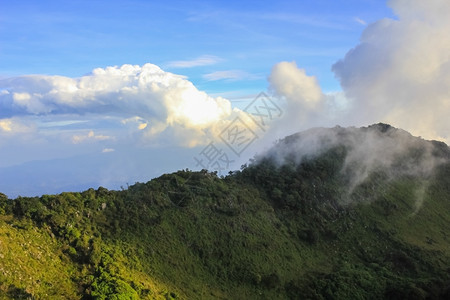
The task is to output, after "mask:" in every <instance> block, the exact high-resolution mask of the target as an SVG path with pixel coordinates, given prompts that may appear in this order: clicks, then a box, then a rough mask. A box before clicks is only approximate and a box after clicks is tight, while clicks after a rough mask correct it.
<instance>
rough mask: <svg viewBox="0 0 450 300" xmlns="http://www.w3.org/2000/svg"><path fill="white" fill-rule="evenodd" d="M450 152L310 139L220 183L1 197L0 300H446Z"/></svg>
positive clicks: (340, 138) (195, 176)
mask: <svg viewBox="0 0 450 300" xmlns="http://www.w3.org/2000/svg"><path fill="white" fill-rule="evenodd" d="M449 228H450V148H449V147H448V146H447V145H445V144H444V143H442V142H437V141H426V140H423V139H421V138H417V137H413V136H412V135H410V134H409V133H407V132H405V131H403V130H401V129H396V128H393V127H391V126H389V125H387V124H375V125H372V126H369V127H364V128H341V127H335V128H315V129H311V130H308V131H305V132H301V133H298V134H294V135H291V136H288V137H286V138H284V139H282V140H280V141H278V142H277V143H276V144H275V145H274V146H273V147H272V148H271V149H269V150H268V151H267V152H266V153H263V154H260V155H258V156H257V157H255V158H254V159H253V160H252V161H251V162H250V163H249V164H248V165H245V166H242V168H241V170H239V171H235V172H230V174H229V175H228V176H226V177H222V178H220V177H218V176H217V175H216V173H210V172H208V171H206V170H203V171H200V172H193V171H189V170H181V171H178V172H176V173H172V174H164V175H162V176H160V177H159V178H156V179H154V180H152V181H149V182H147V183H136V184H135V185H132V186H129V187H128V188H127V189H124V190H121V191H110V190H107V189H105V188H101V187H100V188H98V189H97V190H94V189H89V190H86V191H84V192H82V193H70V192H66V193H62V194H59V195H43V196H41V197H34V198H25V197H19V198H16V199H7V197H6V196H5V195H3V194H0V299H63V298H64V299H450V231H449Z"/></svg>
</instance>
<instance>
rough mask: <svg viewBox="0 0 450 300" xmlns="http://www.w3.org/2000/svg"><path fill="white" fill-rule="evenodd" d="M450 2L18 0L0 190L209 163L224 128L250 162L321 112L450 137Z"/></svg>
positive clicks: (320, 117) (4, 62) (5, 33)
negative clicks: (262, 116) (264, 115)
mask: <svg viewBox="0 0 450 300" xmlns="http://www.w3.org/2000/svg"><path fill="white" fill-rule="evenodd" d="M449 14H450V3H449V2H448V1H447V0H430V1H427V2H426V4H424V2H423V1H421V0H390V1H388V2H387V3H386V2H385V1H379V0H338V1H331V0H314V1H312V0H308V1H244V2H243V1H103V0H94V1H3V2H2V4H1V9H0V192H4V193H6V194H8V195H9V196H11V197H14V196H17V195H38V194H44V193H55V192H61V191H64V190H82V189H85V188H89V187H91V186H92V187H97V186H99V185H102V186H105V187H107V188H118V187H119V186H121V185H123V186H124V185H126V184H127V183H130V184H132V183H134V182H135V181H146V180H149V179H151V178H152V177H155V176H158V175H160V174H162V173H163V172H170V171H175V170H177V169H184V168H190V169H199V168H200V167H199V165H198V164H196V163H195V162H196V160H195V158H196V157H198V156H199V155H204V154H205V151H204V150H205V149H211V148H207V147H210V146H211V145H212V144H211V143H214V146H216V147H217V148H218V149H219V148H220V150H221V152H220V153H221V155H229V156H230V165H227V168H226V169H227V170H228V169H238V168H239V167H240V165H241V164H242V163H245V162H246V161H248V159H249V158H251V157H252V156H254V155H255V153H261V152H264V151H265V149H267V147H269V146H270V145H272V143H273V141H274V140H276V139H278V138H282V137H284V136H286V135H288V134H292V133H294V132H297V131H300V130H305V129H308V128H311V127H314V126H325V127H331V126H335V125H341V126H365V125H369V124H372V123H376V122H387V123H391V124H392V125H394V126H397V127H401V128H404V129H406V130H408V131H410V132H412V133H413V134H415V135H420V136H423V137H424V138H427V139H439V140H443V141H446V142H448V141H449V140H450V124H449V122H448V121H447V120H448V113H450V99H449V98H450V96H448V95H450V90H449V89H450V87H449V86H450V85H449V84H448V82H449V81H448V80H450V67H448V66H450V58H449V56H448V53H450V49H449V48H450V46H449V45H450V41H449V39H450V36H449V35H448V32H450V21H448V15H449ZM260 92H264V93H266V95H268V97H269V100H270V99H271V100H270V101H273V102H270V101H269V100H267V99H266V98H264V97H265V96H264V97H263V98H257V99H258V101H259V102H251V101H253V100H254V99H255V97H257V95H259V93H260ZM264 99H265V100H264ZM261 101H266V102H264V103H266V104H267V103H272V104H274V105H276V107H277V109H279V111H280V112H282V113H280V114H279V115H277V118H274V119H271V120H270V121H271V123H270V127H267V128H263V127H261V126H258V123H257V121H255V120H254V119H251V118H250V117H249V116H250V115H249V113H248V111H245V108H246V106H247V105H249V104H251V103H260V105H261V103H263V102H261ZM277 111H278V110H277ZM236 120H238V121H239V122H242V125H243V126H244V125H245V126H246V128H247V129H248V131H247V132H248V133H249V134H251V136H250V135H249V136H247V137H248V138H249V140H254V142H252V144H251V145H250V144H249V145H248V147H245V152H243V153H241V152H240V151H239V155H236V151H234V152H233V151H232V150H233V149H228V148H230V147H228V148H227V145H228V144H227V141H224V139H223V137H224V136H225V134H224V132H225V130H229V129H230V128H232V126H234V125H236V124H238V123H239V122H237V121H236ZM233 124H234V125H233ZM259 125H260V124H259ZM233 153H234V154H233ZM218 157H223V156H218ZM231 161H232V163H231Z"/></svg>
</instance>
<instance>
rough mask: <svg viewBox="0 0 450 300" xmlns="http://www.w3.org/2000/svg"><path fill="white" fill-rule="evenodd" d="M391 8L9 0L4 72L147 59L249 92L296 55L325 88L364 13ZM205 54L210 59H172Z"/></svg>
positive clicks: (0, 30)
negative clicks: (191, 63) (224, 75)
mask: <svg viewBox="0 0 450 300" xmlns="http://www.w3.org/2000/svg"><path fill="white" fill-rule="evenodd" d="M389 16H392V12H391V10H390V9H389V8H388V7H386V5H385V4H384V3H383V1H373V0H363V1H361V0H358V1H356V0H345V1H323V0H322V1H317V0H315V1H244V2H242V1H5V2H4V3H3V4H2V9H1V12H0V18H1V19H0V41H1V44H0V45H1V48H0V51H1V52H0V75H2V76H6V77H10V76H16V75H24V74H49V75H63V76H70V77H77V76H82V75H84V74H86V73H89V72H90V71H91V70H92V69H94V68H98V67H107V66H114V65H122V64H138V65H143V64H145V63H153V64H156V65H158V66H160V67H162V68H163V69H164V70H168V71H172V72H175V73H177V74H182V75H186V76H188V77H189V79H190V80H191V81H192V82H193V83H194V84H196V86H198V87H199V88H200V89H202V90H205V91H207V92H210V93H223V92H225V93H226V92H231V91H234V90H237V91H240V90H243V91H250V92H253V93H254V92H257V91H260V90H265V88H266V86H267V83H266V78H267V76H268V73H269V72H270V69H271V67H272V66H273V65H274V64H276V63H277V62H280V61H296V62H297V64H298V65H301V66H302V67H304V68H305V69H307V70H308V73H309V74H311V75H315V76H317V77H318V79H319V81H320V83H321V84H322V86H323V88H324V89H325V90H329V91H331V90H338V89H340V88H339V83H338V82H337V81H336V80H335V79H334V75H333V73H332V72H330V66H331V65H332V64H333V63H334V62H335V61H336V60H338V59H339V58H341V57H342V56H343V55H345V53H346V52H347V51H348V49H349V48H351V47H353V46H354V45H355V44H356V43H357V42H358V38H359V36H360V34H361V32H362V30H363V29H364V27H365V25H364V23H370V22H373V21H375V20H378V19H380V18H383V17H389ZM205 56H208V57H213V58H216V61H211V64H210V65H204V66H197V67H191V68H187V67H174V66H173V65H172V64H171V62H173V61H187V60H196V59H198V58H201V57H205ZM218 71H235V72H234V73H233V74H235V78H234V79H233V78H231V79H228V80H226V79H225V80H214V81H212V80H208V79H206V78H205V77H204V76H205V75H206V74H210V73H213V72H218ZM238 71H239V72H238ZM229 74H231V73H229ZM239 94H240V93H237V95H239Z"/></svg>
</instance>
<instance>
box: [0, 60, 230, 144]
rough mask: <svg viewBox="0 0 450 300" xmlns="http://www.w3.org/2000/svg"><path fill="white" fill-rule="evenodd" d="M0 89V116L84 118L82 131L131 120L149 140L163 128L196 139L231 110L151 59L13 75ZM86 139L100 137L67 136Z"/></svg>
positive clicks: (186, 140)
mask: <svg viewBox="0 0 450 300" xmlns="http://www.w3.org/2000/svg"><path fill="white" fill-rule="evenodd" d="M0 88H1V89H2V93H1V94H0V109H1V110H0V117H3V118H4V119H5V120H9V119H10V118H11V117H16V118H20V117H25V116H28V117H29V118H33V117H34V118H36V119H42V118H44V117H45V118H53V119H56V118H59V117H58V116H68V117H67V118H70V119H71V120H74V121H73V122H77V121H84V122H86V123H85V124H84V127H82V128H84V129H85V130H91V129H92V130H94V129H95V128H89V127H88V126H89V125H91V123H96V124H97V125H98V123H99V122H100V121H101V120H103V121H102V122H103V123H108V124H106V125H105V126H106V127H108V128H111V127H114V126H115V127H118V126H120V125H122V126H129V125H130V124H134V125H132V128H130V130H132V129H135V130H137V131H139V132H141V133H142V134H141V136H140V137H141V138H142V139H145V138H151V139H152V141H154V140H155V138H157V136H158V135H160V134H162V133H163V132H172V133H174V132H177V136H180V137H182V139H181V140H180V141H179V142H180V143H182V144H189V145H193V144H197V143H202V142H204V141H202V140H204V139H205V136H206V132H207V131H214V130H213V129H212V128H213V127H215V126H218V125H220V124H221V122H224V121H226V120H228V119H229V118H231V117H232V114H233V110H232V108H231V103H230V102H229V101H228V100H226V99H224V98H221V97H216V98H213V97H210V96H209V95H208V94H206V93H205V92H203V91H199V90H198V89H197V88H196V87H195V86H194V85H193V84H192V83H191V82H190V81H188V80H186V79H185V78H184V77H182V76H179V75H176V74H173V73H169V72H165V71H163V70H162V69H160V68H159V67H158V66H156V65H153V64H145V65H143V66H137V65H123V66H121V67H107V68H97V69H95V70H93V71H92V73H91V74H89V75H86V76H83V77H80V78H69V77H63V76H47V75H29V76H19V77H15V78H8V79H2V80H0ZM50 121H51V120H50ZM59 121H61V120H59ZM8 122H9V121H3V123H1V124H2V127H1V128H2V130H3V131H6V130H9V129H11V130H12V128H11V126H10V125H9V123H8ZM50 124H51V122H50ZM114 124H115V125H114ZM74 126H75V125H74ZM78 126H82V125H80V124H78ZM108 128H106V129H108ZM169 128H172V129H171V130H169ZM104 129H105V128H104ZM116 129H117V128H116ZM183 132H184V134H183ZM108 135H110V134H107V135H106V136H108ZM111 135H114V134H111ZM87 140H106V139H100V137H99V136H96V135H95V136H89V135H87V136H86V135H78V134H76V135H73V137H72V142H74V143H80V142H83V141H87ZM177 142H178V140H175V139H174V140H173V141H172V143H174V144H176V143H177Z"/></svg>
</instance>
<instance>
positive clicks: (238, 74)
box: [203, 70, 258, 81]
mask: <svg viewBox="0 0 450 300" xmlns="http://www.w3.org/2000/svg"><path fill="white" fill-rule="evenodd" d="M203 78H205V79H206V80H208V81H216V80H223V79H225V80H245V79H247V80H248V79H250V80H251V79H257V78H258V77H257V76H255V75H252V74H249V73H247V72H245V71H241V70H226V71H216V72H212V73H208V74H205V75H203Z"/></svg>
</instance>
